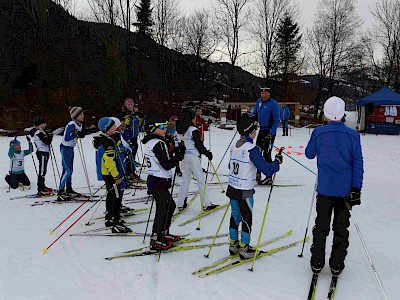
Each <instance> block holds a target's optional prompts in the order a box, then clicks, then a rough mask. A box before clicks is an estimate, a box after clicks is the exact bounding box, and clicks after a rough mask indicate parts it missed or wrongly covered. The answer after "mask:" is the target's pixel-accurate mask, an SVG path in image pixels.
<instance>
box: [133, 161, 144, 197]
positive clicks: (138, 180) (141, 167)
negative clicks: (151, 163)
mask: <svg viewBox="0 0 400 300" xmlns="http://www.w3.org/2000/svg"><path fill="white" fill-rule="evenodd" d="M144 160H145V156H143V161H142V165H141V166H140V170H139V175H138V178H137V181H136V185H139V184H140V190H142V189H143V188H142V186H141V183H139V182H140V176H141V175H142V170H143V166H144ZM136 191H137V189H135V191H134V192H133V197H134V196H135V195H136Z"/></svg>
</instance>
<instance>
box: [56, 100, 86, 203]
mask: <svg viewBox="0 0 400 300" xmlns="http://www.w3.org/2000/svg"><path fill="white" fill-rule="evenodd" d="M69 114H70V116H71V121H70V122H69V123H68V124H67V126H66V127H65V130H64V135H63V138H62V141H61V144H60V152H61V159H62V173H61V178H60V185H59V187H58V193H57V200H59V201H65V200H70V199H71V198H73V197H78V196H80V193H77V192H75V191H74V190H73V189H72V173H73V167H74V148H75V146H76V141H77V139H78V138H81V139H82V138H84V137H85V134H84V132H83V125H82V122H83V121H84V119H85V115H84V112H83V108H82V107H78V106H74V107H72V108H71V109H70V111H69ZM64 188H65V189H64Z"/></svg>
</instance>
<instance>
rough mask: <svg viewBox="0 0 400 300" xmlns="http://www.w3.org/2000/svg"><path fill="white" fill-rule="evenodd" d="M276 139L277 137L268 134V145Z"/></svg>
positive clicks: (266, 138)
mask: <svg viewBox="0 0 400 300" xmlns="http://www.w3.org/2000/svg"><path fill="white" fill-rule="evenodd" d="M274 137H275V136H274V135H273V134H268V135H267V136H266V137H265V140H266V141H268V143H271V141H272V139H273V138H274Z"/></svg>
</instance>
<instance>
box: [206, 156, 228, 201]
mask: <svg viewBox="0 0 400 300" xmlns="http://www.w3.org/2000/svg"><path fill="white" fill-rule="evenodd" d="M209 162H210V165H211V167H212V169H213V171H214V174H215V175H217V179H218V182H219V185H220V186H221V189H222V192H221V193H225V189H224V187H223V186H222V182H221V180H220V179H219V176H218V174H217V170H215V167H214V164H213V163H212V161H211V160H209Z"/></svg>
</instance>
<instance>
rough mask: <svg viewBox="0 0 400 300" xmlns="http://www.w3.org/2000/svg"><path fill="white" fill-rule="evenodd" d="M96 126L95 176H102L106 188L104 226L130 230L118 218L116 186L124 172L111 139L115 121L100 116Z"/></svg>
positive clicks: (118, 207) (119, 198) (117, 230)
mask: <svg viewBox="0 0 400 300" xmlns="http://www.w3.org/2000/svg"><path fill="white" fill-rule="evenodd" d="M98 127H99V129H100V130H101V133H100V134H99V135H97V136H95V137H94V138H93V146H94V148H95V149H96V167H97V176H98V178H99V177H102V178H103V180H104V182H105V184H106V189H107V198H106V215H105V226H106V227H110V226H112V228H111V231H112V232H113V233H128V232H132V230H131V229H130V228H128V227H126V226H125V225H124V224H123V222H122V221H121V219H120V210H121V196H122V193H121V191H120V190H119V188H118V186H120V187H121V184H122V182H123V179H124V174H123V172H122V166H121V163H120V161H119V159H118V153H117V151H118V150H117V149H116V146H115V141H114V140H113V139H112V137H113V135H114V134H115V132H116V131H117V128H116V126H115V121H114V120H113V119H112V118H108V117H104V118H101V119H100V120H99V123H98Z"/></svg>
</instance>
